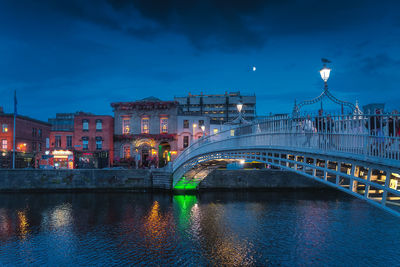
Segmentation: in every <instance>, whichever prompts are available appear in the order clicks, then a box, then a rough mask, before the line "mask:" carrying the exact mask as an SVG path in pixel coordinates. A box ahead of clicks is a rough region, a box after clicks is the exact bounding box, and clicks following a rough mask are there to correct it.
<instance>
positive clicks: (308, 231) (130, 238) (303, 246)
mask: <svg viewBox="0 0 400 267" xmlns="http://www.w3.org/2000/svg"><path fill="white" fill-rule="evenodd" d="M0 242H1V245H0V265H1V266H7V265H10V266H15V265H20V266H25V265H35V266H38V265H49V266H70V265H98V266H102V265H109V266H113V265H161V266H165V265H177V266H179V265H195V266H199V265H208V266H210V265H218V266H221V265H238V266H243V265H254V266H277V265H278V266H399V265H400V219H399V218H397V217H394V216H393V215H390V214H388V213H385V212H384V211H381V210H379V209H377V208H375V207H372V206H370V205H368V204H367V203H365V202H362V201H360V200H357V199H354V198H351V197H347V196H346V195H343V194H342V193H332V192H328V193H318V194H317V193H313V192H302V193H300V192H286V193H283V192H282V193H281V192H256V193H255V192H248V193H202V194H201V195H199V196H171V195H167V194H150V193H147V194H144V193H118V194H115V193H113V194H110V193H77V194H58V193H57V194H55V193H53V194H0Z"/></svg>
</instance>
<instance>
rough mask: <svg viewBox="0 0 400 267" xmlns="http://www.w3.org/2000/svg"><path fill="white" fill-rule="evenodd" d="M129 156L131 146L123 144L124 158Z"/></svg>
mask: <svg viewBox="0 0 400 267" xmlns="http://www.w3.org/2000/svg"><path fill="white" fill-rule="evenodd" d="M130 157H131V146H130V145H124V158H125V159H129V158H130Z"/></svg>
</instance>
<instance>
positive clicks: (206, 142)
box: [173, 114, 400, 216]
mask: <svg viewBox="0 0 400 267" xmlns="http://www.w3.org/2000/svg"><path fill="white" fill-rule="evenodd" d="M397 122H398V118H397V117H391V116H390V115H380V114H379V115H369V116H367V115H346V116H343V115H341V116H333V117H316V118H311V119H310V120H309V121H308V120H307V118H305V117H293V118H290V117H270V118H267V119H265V120H263V121H257V122H254V123H252V124H246V125H243V126H236V127H232V128H230V129H228V130H226V131H223V132H219V133H217V134H214V135H210V136H206V137H203V138H200V139H199V140H198V141H197V142H195V143H193V144H192V145H191V146H189V147H188V148H187V149H186V150H184V151H183V152H182V153H181V154H180V155H179V156H178V157H177V159H176V160H175V161H174V163H173V186H174V188H175V189H196V187H197V185H198V184H199V183H200V182H201V181H202V179H204V178H205V177H206V176H207V175H208V174H209V173H210V172H211V171H213V170H214V169H216V168H218V167H221V166H224V165H226V164H227V163H229V162H242V163H243V161H244V160H245V161H246V162H249V161H251V162H254V161H255V162H260V163H265V164H268V166H271V167H279V168H280V169H284V170H289V171H292V172H295V173H298V174H301V175H303V176H305V177H308V178H310V179H313V180H316V181H319V182H321V183H324V184H326V185H328V186H331V187H334V188H337V189H339V190H341V191H344V192H346V193H348V194H351V195H353V196H356V197H358V198H360V199H363V200H365V201H367V202H369V203H371V204H372V205H375V206H377V207H380V208H382V209H385V210H387V211H389V212H391V213H393V214H395V215H398V216H400V148H399V147H400V138H399V136H398V127H397V128H396V124H397ZM310 126H311V127H310Z"/></svg>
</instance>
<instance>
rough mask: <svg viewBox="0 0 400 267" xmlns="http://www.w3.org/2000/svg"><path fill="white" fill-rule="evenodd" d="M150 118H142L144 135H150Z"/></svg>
mask: <svg viewBox="0 0 400 267" xmlns="http://www.w3.org/2000/svg"><path fill="white" fill-rule="evenodd" d="M149 124H150V123H149V118H148V117H143V118H142V133H149V132H150V129H149V128H150V125H149Z"/></svg>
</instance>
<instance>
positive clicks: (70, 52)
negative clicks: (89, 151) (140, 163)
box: [0, 0, 400, 120]
mask: <svg viewBox="0 0 400 267" xmlns="http://www.w3.org/2000/svg"><path fill="white" fill-rule="evenodd" d="M195 2H196V3H195ZM399 10H400V1H368V0H363V1H361V0H360V1H357V0H352V1H337V0H336V1H290V0H273V1H267V0H265V1H258V0H252V1H244V0H243V1H237V0H231V1H221V0H214V1H205V0H203V1H187V0H185V1H168V0H158V1H155V0H143V1H134V0H133V1H128V0H126V1H124V0H120V1H112V0H109V1H107V0H98V1H80V0H66V1H55V0H48V1H23V0H18V1H15V0H9V1H1V2H0V55H1V56H0V95H1V98H0V106H4V107H5V109H6V111H7V112H11V111H12V98H13V93H12V90H13V89H17V92H18V97H19V98H18V104H19V112H20V113H22V114H24V115H29V116H32V117H36V118H40V119H43V120H47V118H48V117H53V116H54V115H55V113H56V112H74V111H77V110H84V111H89V112H95V113H104V114H111V107H110V103H111V102H114V101H129V100H138V99H141V98H144V97H147V96H151V95H153V96H157V97H159V98H161V99H165V100H169V99H172V98H173V96H174V95H187V93H188V92H191V93H200V92H204V93H209V94H212V93H224V92H225V91H238V90H240V91H241V92H242V93H244V94H253V93H255V94H256V95H257V104H258V107H257V113H258V115H263V114H267V113H269V112H273V113H283V112H291V110H292V107H293V101H294V99H297V100H298V101H300V100H305V99H308V98H313V97H315V96H317V95H318V94H319V93H320V92H321V90H322V87H323V82H322V80H321V78H320V76H319V73H318V71H319V69H320V68H321V67H322V63H321V61H320V59H321V57H324V58H328V59H330V60H331V61H332V63H331V64H330V67H331V68H332V73H331V78H330V79H329V86H330V88H331V90H332V92H333V94H334V95H336V96H337V97H339V98H342V99H345V100H348V101H352V102H355V101H356V99H358V100H359V102H360V105H363V104H367V103H371V102H386V104H387V107H388V108H389V109H393V108H400V104H399V103H400V93H399V91H400V75H399V74H400V71H399V69H400V13H399V12H398V11H399ZM253 65H254V66H256V67H257V70H256V71H255V72H253V71H252V70H251V68H252V66H253Z"/></svg>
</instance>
